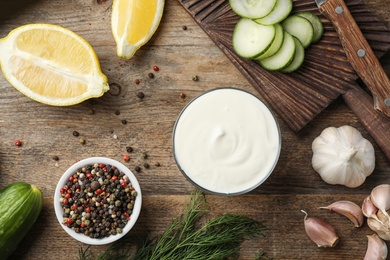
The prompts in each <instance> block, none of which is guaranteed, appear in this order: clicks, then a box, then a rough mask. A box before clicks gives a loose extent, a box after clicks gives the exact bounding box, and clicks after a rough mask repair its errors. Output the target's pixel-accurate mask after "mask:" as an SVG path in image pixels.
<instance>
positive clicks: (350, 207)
mask: <svg viewBox="0 0 390 260" xmlns="http://www.w3.org/2000/svg"><path fill="white" fill-rule="evenodd" d="M320 209H329V210H331V211H334V212H336V213H339V214H341V215H343V216H345V217H347V218H348V219H349V220H351V221H352V223H353V224H354V225H355V227H361V226H362V225H363V219H364V217H363V212H362V209H361V208H360V207H359V205H357V204H356V203H354V202H352V201H347V200H340V201H336V202H333V203H332V204H330V205H328V206H326V207H320Z"/></svg>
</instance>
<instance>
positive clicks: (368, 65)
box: [319, 0, 390, 118]
mask: <svg viewBox="0 0 390 260" xmlns="http://www.w3.org/2000/svg"><path fill="white" fill-rule="evenodd" d="M319 10H320V12H321V13H322V14H324V15H325V16H326V17H328V18H329V20H331V21H332V23H333V25H334V27H335V29H336V31H337V33H338V35H339V38H340V41H341V43H342V45H343V47H344V51H345V54H346V55H347V58H348V60H349V62H350V63H351V65H352V67H353V68H354V70H355V72H356V73H357V74H358V75H359V76H360V78H361V79H362V80H363V81H364V83H365V84H366V86H367V87H368V88H369V89H370V90H371V93H372V95H373V98H374V102H373V107H374V108H375V109H376V110H378V111H380V112H381V113H383V114H384V115H386V116H387V117H389V118H390V80H389V78H388V77H387V75H386V73H385V71H384V70H383V68H382V66H381V64H380V63H379V61H378V59H377V57H376V56H375V54H374V52H373V51H372V49H371V47H370V45H369V44H368V42H367V40H366V38H365V37H364V35H363V33H362V32H361V31H360V28H359V27H358V25H357V24H356V22H355V20H354V19H353V16H352V15H351V13H350V12H349V10H348V7H347V5H346V4H345V2H344V1H343V0H327V1H326V2H325V3H324V4H322V5H321V6H320V7H319Z"/></svg>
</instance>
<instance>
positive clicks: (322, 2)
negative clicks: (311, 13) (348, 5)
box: [315, 0, 328, 7]
mask: <svg viewBox="0 0 390 260" xmlns="http://www.w3.org/2000/svg"><path fill="white" fill-rule="evenodd" d="M315 1H316V4H317V6H318V7H320V6H321V5H323V4H325V3H326V1H328V0H315Z"/></svg>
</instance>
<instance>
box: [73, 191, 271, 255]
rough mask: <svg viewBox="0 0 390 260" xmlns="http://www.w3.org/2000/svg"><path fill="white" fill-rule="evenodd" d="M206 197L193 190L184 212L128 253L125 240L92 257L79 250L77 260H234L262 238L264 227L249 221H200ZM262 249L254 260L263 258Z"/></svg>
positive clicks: (228, 217) (239, 218) (234, 217)
mask: <svg viewBox="0 0 390 260" xmlns="http://www.w3.org/2000/svg"><path fill="white" fill-rule="evenodd" d="M205 206H206V197H205V195H204V194H203V193H202V192H201V191H198V190H196V191H195V192H193V193H192V195H191V198H190V201H189V203H187V205H186V209H185V213H184V214H183V215H182V216H181V217H179V218H177V219H175V220H173V222H172V223H171V224H170V225H169V226H168V227H167V229H166V230H165V231H164V233H163V234H162V235H161V236H159V237H158V238H156V239H154V240H148V241H146V242H144V243H143V244H141V245H138V247H137V249H136V250H135V252H131V250H130V249H129V247H128V243H127V241H126V238H123V239H121V240H119V241H118V242H116V243H114V244H112V245H111V246H110V247H109V248H108V249H107V250H106V251H104V252H103V253H101V254H99V255H98V256H97V257H95V258H94V257H93V256H92V255H91V254H90V252H89V248H86V249H85V250H83V249H82V248H81V249H80V251H79V258H78V259H79V260H92V259H97V260H112V259H115V260H122V259H123V260H190V259H193V260H195V259H196V260H207V259H210V260H211V259H213V260H214V259H216V260H219V259H221V260H223V259H236V258H238V254H239V250H240V246H241V243H242V242H243V241H244V240H245V239H256V238H258V237H261V236H264V233H263V232H264V231H265V230H266V227H265V226H264V225H263V224H262V223H260V222H258V221H256V220H253V219H251V218H248V217H246V216H241V215H234V214H223V215H220V216H218V217H215V218H212V219H210V220H207V221H203V222H202V219H203V217H205V215H206V213H207V212H208V211H207V209H206V207H205ZM264 257H265V254H264V252H263V251H262V250H261V251H260V252H259V254H258V255H257V256H256V257H254V259H264Z"/></svg>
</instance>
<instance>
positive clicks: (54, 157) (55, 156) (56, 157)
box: [52, 155, 60, 161]
mask: <svg viewBox="0 0 390 260" xmlns="http://www.w3.org/2000/svg"><path fill="white" fill-rule="evenodd" d="M52 159H53V160H54V161H58V160H59V159H60V158H59V157H58V156H57V155H54V156H53V157H52Z"/></svg>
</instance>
